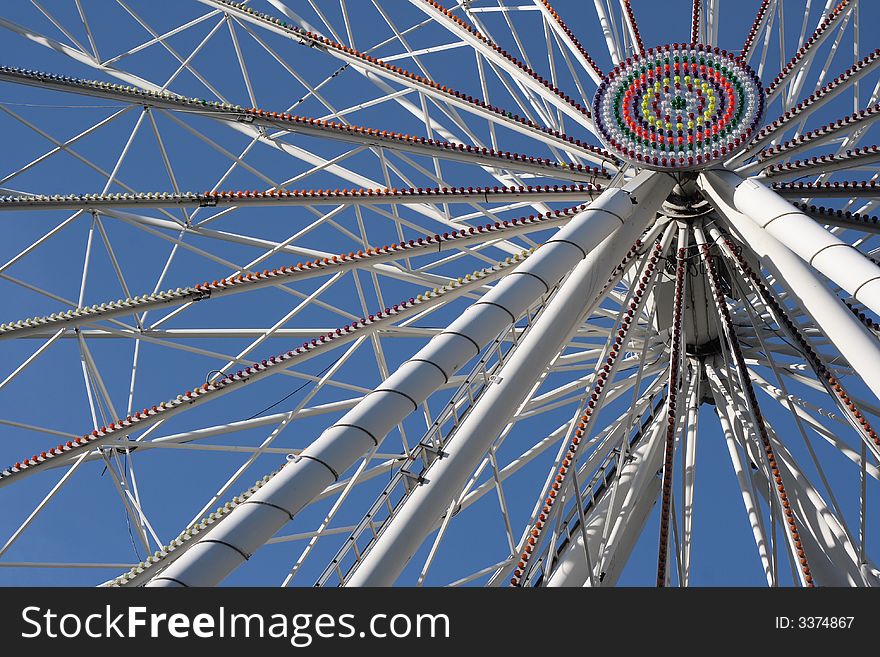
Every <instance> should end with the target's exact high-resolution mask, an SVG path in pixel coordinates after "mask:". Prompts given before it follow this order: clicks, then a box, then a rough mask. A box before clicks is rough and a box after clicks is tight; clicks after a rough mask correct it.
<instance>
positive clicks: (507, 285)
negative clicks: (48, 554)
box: [148, 173, 673, 586]
mask: <svg viewBox="0 0 880 657" xmlns="http://www.w3.org/2000/svg"><path fill="white" fill-rule="evenodd" d="M672 186H673V179H672V178H671V177H669V176H664V175H655V174H650V173H645V174H642V175H640V176H638V177H636V178H635V179H634V180H633V181H631V182H630V183H629V184H628V185H627V186H626V187H625V188H624V189H619V188H614V189H609V190H607V191H606V192H604V193H603V194H602V195H601V196H600V197H599V198H598V199H596V200H595V201H594V202H593V203H592V204H591V205H590V207H589V208H587V209H586V210H585V211H584V212H583V213H581V214H579V215H577V216H575V217H574V218H572V220H571V222H569V224H568V225H566V226H565V227H564V228H562V229H560V230H559V231H558V232H557V233H556V234H555V235H554V236H553V237H551V238H550V239H549V240H548V241H547V242H546V243H545V244H544V246H542V247H541V248H540V249H539V250H538V251H537V252H536V253H535V254H534V255H532V256H531V257H530V258H528V259H527V260H526V261H525V262H524V263H523V264H522V265H520V266H519V267H517V269H516V270H514V271H513V272H511V274H510V275H508V276H507V277H506V278H505V279H504V280H502V281H501V282H500V283H498V285H496V286H495V287H494V288H492V289H491V290H490V291H489V292H487V293H486V294H485V295H484V296H483V298H482V299H480V300H479V301H477V302H475V303H474V304H473V305H472V306H470V307H469V308H468V309H467V310H466V311H465V312H464V313H462V315H461V316H460V317H459V318H458V319H457V320H455V321H454V322H453V323H452V324H451V325H450V326H449V327H448V328H447V329H445V330H444V331H442V332H441V333H440V334H438V335H437V336H435V337H434V338H433V339H432V340H431V341H430V342H429V343H428V344H427V345H425V347H423V348H422V349H421V350H419V352H418V353H416V354H415V356H413V357H412V358H410V359H409V360H408V361H407V362H405V363H404V364H403V365H401V366H400V368H398V370H397V371H396V372H395V373H394V374H392V375H391V376H390V377H389V378H388V379H387V380H386V381H384V382H383V383H382V384H380V386H379V387H378V388H376V389H375V390H373V392H371V393H370V394H368V395H367V396H366V397H364V399H363V400H362V401H361V402H359V403H358V404H357V406H355V407H354V408H353V409H352V410H351V411H349V412H348V413H346V415H345V416H344V417H342V418H341V419H340V420H339V421H338V422H337V423H336V424H334V425H333V426H331V427H329V428H328V429H327V430H325V431H324V432H323V433H322V434H321V436H320V437H319V438H318V439H317V440H315V441H314V442H313V443H312V444H311V445H309V446H308V447H306V448H305V449H304V450H303V452H302V453H301V454H300V455H299V457H298V458H297V459H296V460H295V461H293V462H291V463H290V464H288V465H287V466H286V467H284V468H283V469H282V470H281V472H280V473H279V474H277V475H276V476H275V477H273V478H272V480H271V481H269V482H268V483H267V484H266V485H265V486H263V487H262V488H261V489H260V491H259V492H258V493H257V494H255V495H254V496H253V497H251V498H250V499H249V500H248V501H247V502H246V503H244V504H242V505H241V506H239V507H237V508H236V509H234V510H233V511H232V512H231V513H230V514H229V515H228V516H227V517H226V518H225V519H224V520H223V521H222V523H220V524H219V525H217V526H216V527H215V528H214V529H213V530H212V531H211V532H210V534H209V535H208V536H206V537H205V538H203V539H201V540H200V541H199V542H198V543H197V544H195V545H194V546H193V547H192V548H190V550H188V551H187V553H186V554H185V555H183V556H182V557H181V558H180V559H178V560H177V561H176V562H175V563H174V564H172V565H171V566H169V567H168V569H167V570H165V571H164V572H162V573H161V574H160V575H159V576H158V577H156V578H155V579H153V580H152V581H151V582H150V584H148V586H212V585H215V584H217V583H219V582H220V581H222V580H223V578H224V577H226V576H227V575H228V574H229V573H231V572H232V571H233V570H234V569H235V568H237V567H238V566H240V565H241V564H242V563H243V562H244V561H245V560H246V559H247V558H249V556H250V555H251V554H253V552H254V551H256V550H257V549H258V548H259V547H260V546H262V545H263V544H264V543H265V542H266V541H267V540H268V539H269V538H270V537H271V536H272V535H273V534H274V533H275V532H276V531H278V529H280V528H281V527H282V526H283V525H284V524H285V523H286V522H287V521H288V520H290V519H291V518H293V516H294V515H295V514H297V513H298V512H299V511H300V510H301V509H302V508H303V507H304V506H305V505H307V504H308V503H309V502H310V501H312V500H313V499H314V498H315V497H316V496H317V495H319V494H320V493H321V491H322V490H324V488H326V487H327V486H329V485H332V484H333V483H334V482H335V481H336V480H338V479H339V476H340V475H341V474H342V473H343V472H345V471H346V470H347V469H348V468H350V467H351V466H352V465H353V464H354V463H355V462H356V461H357V459H358V458H360V457H361V456H362V455H363V454H365V453H366V452H367V451H368V450H369V449H370V448H372V447H374V446H375V445H378V444H381V442H382V440H384V438H385V436H386V435H387V434H388V432H389V431H391V430H392V429H393V428H394V427H395V426H396V425H397V424H399V423H400V422H401V421H402V420H403V418H405V417H406V416H407V415H409V414H410V413H411V412H413V411H414V410H415V409H417V408H418V405H419V404H420V403H422V402H423V401H424V400H425V399H427V397H428V395H430V394H431V393H433V392H434V391H435V390H436V389H437V388H439V387H440V386H441V385H443V384H444V383H445V382H447V381H448V380H449V377H451V376H452V375H453V374H455V372H457V371H458V370H459V369H460V368H461V367H462V366H463V365H465V364H466V363H467V362H468V361H469V360H470V359H472V358H473V357H474V356H475V355H477V354H478V353H479V352H480V350H481V348H482V346H483V345H485V344H488V343H489V342H490V341H491V340H492V339H493V338H494V337H495V336H496V335H498V334H499V333H500V332H501V331H502V330H504V329H505V327H507V326H508V325H509V324H510V323H511V322H512V321H514V320H515V319H516V318H517V317H520V316H521V315H522V314H523V313H524V312H525V310H526V309H527V308H528V307H529V306H530V305H531V304H532V303H534V301H535V300H537V299H538V298H540V297H541V296H542V295H544V294H547V293H548V292H549V291H550V290H551V289H552V288H553V287H554V286H555V285H556V283H558V282H559V281H560V280H561V279H562V278H563V277H564V276H565V275H566V274H568V273H569V272H570V271H571V270H572V269H573V268H574V267H576V266H577V265H578V263H580V262H581V261H582V260H583V259H584V258H585V257H586V256H587V254H588V253H590V252H591V251H592V250H593V249H595V248H596V246H598V245H599V244H600V243H601V242H602V241H603V240H604V239H605V238H606V237H608V236H609V235H611V234H613V233H615V231H618V230H621V229H622V228H623V227H625V226H628V225H629V223H630V221H629V220H630V218H631V217H632V216H633V215H640V214H641V213H640V212H639V210H641V209H642V208H644V207H646V206H648V205H651V204H654V205H653V207H656V206H657V205H659V201H656V203H655V200H656V199H657V198H658V197H659V198H661V199H662V198H663V197H665V196H666V194H667V193H668V192H669V191H670V190H671V189H672ZM645 224H647V220H645V221H644V222H643V223H642V227H644V225H645ZM634 239H635V238H633V241H634ZM627 246H629V245H627ZM602 282H604V280H603V281H602Z"/></svg>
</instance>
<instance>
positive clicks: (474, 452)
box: [348, 176, 670, 586]
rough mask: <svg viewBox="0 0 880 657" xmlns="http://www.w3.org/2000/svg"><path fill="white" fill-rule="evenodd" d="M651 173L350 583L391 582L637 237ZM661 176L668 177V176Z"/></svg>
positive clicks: (650, 202) (660, 193)
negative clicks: (624, 215)
mask: <svg viewBox="0 0 880 657" xmlns="http://www.w3.org/2000/svg"><path fill="white" fill-rule="evenodd" d="M654 178H655V180H652V179H651V177H647V178H646V177H643V178H642V179H643V180H647V181H649V184H644V183H640V182H638V181H637V184H635V185H633V186H632V191H633V193H634V194H637V196H638V198H639V203H638V206H636V208H635V211H634V212H633V213H632V216H631V217H630V218H629V220H628V221H627V222H625V223H624V224H622V225H621V226H620V227H619V228H618V229H617V230H616V231H615V232H614V234H613V235H612V236H611V237H609V238H608V239H606V240H605V241H604V242H602V244H601V245H600V246H599V247H598V248H597V249H595V250H594V251H592V252H591V253H589V255H588V256H587V257H586V258H585V259H584V260H582V261H581V262H580V264H578V266H577V267H576V268H575V269H574V271H573V272H572V274H571V276H570V277H569V278H568V279H567V280H566V281H565V283H564V284H563V285H562V287H561V288H560V290H559V292H558V293H557V295H556V296H555V297H554V299H553V300H552V302H551V303H550V304H549V305H548V307H547V309H546V310H545V312H544V313H543V314H542V315H541V317H540V318H538V320H537V321H536V322H535V324H534V325H533V327H532V329H531V330H530V331H529V333H527V334H526V336H525V337H524V338H523V341H522V342H521V343H520V346H519V347H518V348H517V350H516V352H515V353H514V354H513V356H512V357H511V358H510V359H509V360H508V361H507V362H506V363H505V364H504V366H503V367H502V369H501V371H500V372H499V373H498V376H497V377H496V379H495V384H494V385H492V386H490V388H489V389H488V390H487V391H486V392H485V393H484V394H483V396H482V397H481V398H480V400H479V401H478V402H477V405H476V407H475V408H474V409H473V411H471V413H470V415H468V417H467V418H466V419H465V421H464V422H463V423H462V425H461V427H459V429H458V431H457V432H456V435H455V436H454V438H453V439H452V440H451V441H450V443H449V445H448V446H447V447H446V448H445V449H444V452H445V455H444V457H443V458H442V459H438V460H437V461H435V462H434V464H433V465H432V466H431V469H430V471H429V473H428V475H427V477H426V482H425V483H423V484H422V485H421V486H420V487H419V488H418V489H416V490H415V491H414V492H413V493H412V495H410V497H409V498H407V500H406V502H405V503H404V504H403V505H402V506H401V507H399V508H398V509H396V510H395V514H394V516H393V517H392V519H391V520H390V521H389V522H388V523H387V524H386V525H385V526H384V527H383V531H382V533H381V535H380V536H379V538H378V539H377V541H376V543H375V544H374V545H373V547H372V549H371V550H370V551H369V552H368V553H367V554H366V555H365V556H364V558H363V560H362V561H361V562H360V563H359V564H358V565H357V566H356V568H355V570H354V572H353V574H352V575H351V576H350V579H349V580H348V585H350V586H383V585H391V584H393V583H394V581H395V580H396V579H397V577H398V575H399V574H400V572H401V571H402V570H403V568H404V567H405V566H406V564H407V562H408V561H409V560H410V558H411V557H412V555H413V554H414V553H415V551H416V550H417V549H418V548H419V546H420V545H421V543H422V541H423V540H424V539H425V538H426V537H427V535H428V534H429V533H430V532H431V531H432V530H433V528H434V526H435V524H436V521H437V518H439V517H440V516H441V515H443V513H444V511H445V510H446V509H447V508H448V507H449V505H450V504H451V503H452V502H453V500H454V499H455V496H456V495H457V494H458V493H459V492H460V491H461V489H462V487H463V486H464V485H465V483H466V481H467V478H468V477H469V476H470V475H471V473H472V472H473V470H474V468H475V467H476V466H477V464H478V463H479V461H480V459H481V458H482V457H483V455H484V454H485V453H486V450H488V449H489V447H490V446H491V444H492V442H493V441H494V440H495V438H496V437H497V436H498V435H499V433H500V432H501V430H502V429H503V428H504V425H505V424H506V423H507V422H508V421H509V419H510V418H511V416H512V415H513V413H514V412H515V411H516V409H517V408H518V407H519V406H520V405H521V404H522V403H523V401H524V400H525V398H526V396H527V395H528V394H529V392H530V391H531V389H532V388H533V386H534V384H535V381H536V380H537V378H538V377H539V375H540V373H541V372H542V371H544V369H545V368H546V367H547V365H548V364H549V363H550V361H551V360H552V359H553V358H554V357H555V356H556V354H557V353H558V352H559V350H560V349H561V348H562V347H563V346H564V345H565V344H566V342H568V340H569V339H570V338H571V336H572V334H573V333H574V332H575V331H576V330H577V327H578V325H579V324H580V323H581V322H582V321H583V319H584V317H585V316H586V315H588V314H589V313H590V311H591V310H592V307H593V306H594V305H595V303H596V298H597V296H598V294H599V292H600V290H601V288H602V285H603V284H604V283H605V281H606V280H607V278H608V276H609V275H610V273H611V270H612V269H613V268H614V266H615V265H616V264H617V263H619V262H620V260H621V259H622V258H623V256H624V254H625V252H626V250H627V249H628V248H629V247H630V246H631V245H632V244H633V242H635V240H636V239H638V237H639V235H641V234H642V232H643V231H644V229H645V228H646V227H647V225H648V223H649V222H650V220H651V219H653V217H654V214H655V212H656V210H657V209H658V208H659V207H660V204H661V203H662V202H663V200H664V199H665V198H666V196H667V194H668V192H669V191H670V185H669V184H668V183H667V184H663V182H662V180H661V181H659V182H658V180H656V178H657V177H656V176H654ZM666 180H667V181H669V180H670V179H669V178H667V179H666Z"/></svg>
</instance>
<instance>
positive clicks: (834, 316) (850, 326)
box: [699, 174, 880, 399]
mask: <svg viewBox="0 0 880 657" xmlns="http://www.w3.org/2000/svg"><path fill="white" fill-rule="evenodd" d="M715 178H717V176H713V180H714V179H715ZM699 184H700V187H701V188H702V190H703V192H705V193H706V195H707V196H708V198H709V200H710V201H711V203H712V204H713V205H714V206H715V208H716V209H717V210H718V211H719V212H720V213H721V215H722V216H723V217H724V218H725V219H726V220H727V221H729V222H730V224H731V225H732V226H733V227H734V228H735V229H736V231H737V232H738V233H739V234H740V236H741V237H742V238H743V240H744V243H745V244H747V245H748V247H749V248H750V249H751V250H752V251H754V252H755V253H756V254H757V255H758V257H759V258H760V259H761V264H762V265H763V266H764V267H766V268H767V269H769V270H770V271H771V272H772V273H773V275H774V276H775V277H777V278H778V279H780V280H781V281H782V282H783V283H784V285H785V286H786V287H788V288H789V289H790V290H791V291H792V292H793V293H794V294H795V295H796V296H797V298H798V299H799V301H800V303H801V304H802V305H803V307H804V309H805V310H806V311H807V312H808V313H809V314H810V316H811V317H812V318H813V320H814V321H815V322H816V323H817V324H818V325H819V326H820V327H821V329H822V330H823V332H824V333H825V335H826V336H827V337H828V338H829V339H830V340H831V341H832V342H833V343H834V345H835V346H836V347H837V349H838V350H839V351H840V353H841V354H843V356H844V358H846V360H847V361H848V362H849V363H850V364H851V365H852V367H853V368H854V369H855V370H856V372H858V374H859V376H861V378H862V380H863V381H864V382H865V384H866V385H867V386H868V387H869V388H870V389H871V391H872V392H873V393H874V395H875V396H876V397H877V398H878V399H880V347H878V344H877V339H876V338H875V337H874V336H873V335H872V334H871V333H869V332H868V330H867V329H866V328H865V327H864V326H863V325H862V324H861V323H860V322H859V320H858V319H857V318H856V317H855V316H854V315H853V314H852V313H851V312H849V311H848V310H847V309H846V308H845V307H844V305H843V304H842V303H841V302H840V300H839V299H838V298H837V297H836V296H835V295H834V294H833V293H832V292H831V291H830V290H829V289H828V288H827V287H826V285H825V284H824V283H823V282H822V281H821V280H819V278H818V277H817V276H816V275H815V274H814V273H813V272H812V270H810V268H809V267H808V266H807V265H806V264H804V262H803V260H801V259H800V258H798V257H797V256H796V255H795V254H794V253H792V252H791V251H790V250H789V249H788V248H786V247H785V246H784V245H783V244H782V243H781V242H779V241H778V240H777V239H776V238H775V237H774V236H773V235H771V234H770V233H769V232H768V231H766V230H762V229H761V228H760V227H759V226H758V224H757V223H756V222H755V221H754V220H752V219H750V218H749V217H747V216H745V215H744V214H742V213H741V212H739V211H738V210H736V209H735V208H734V207H732V206H731V205H730V203H729V201H728V200H727V199H726V198H725V197H723V196H722V195H721V193H719V192H718V191H716V188H715V186H714V185H713V184H712V183H711V182H710V181H709V180H708V177H707V176H706V174H703V175H701V176H700V179H699ZM710 232H713V238H715V237H716V234H715V233H714V231H710ZM786 241H789V240H786Z"/></svg>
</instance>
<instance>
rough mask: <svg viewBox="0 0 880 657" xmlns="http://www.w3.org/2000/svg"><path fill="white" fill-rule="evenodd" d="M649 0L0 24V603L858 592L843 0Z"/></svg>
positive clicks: (875, 576)
mask: <svg viewBox="0 0 880 657" xmlns="http://www.w3.org/2000/svg"><path fill="white" fill-rule="evenodd" d="M679 4H680V6H676V5H674V3H648V2H645V3H640V2H630V1H629V0H619V1H618V0H594V2H587V3H583V2H563V1H562V0H558V2H553V3H552V4H551V2H547V1H546V0H444V1H443V2H435V1H433V0H369V2H368V1H366V0H363V1H361V0H357V1H355V0H253V1H251V2H231V1H229V0H192V1H191V2H177V3H165V2H158V3H156V2H146V3H141V2H136V1H133V0H116V1H115V2H114V3H109V2H108V3H104V4H102V5H101V9H100V12H99V10H98V9H97V8H96V7H95V6H93V5H92V4H91V3H86V2H80V0H73V1H71V2H66V3H45V2H38V1H37V0H32V1H31V2H30V3H25V2H21V3H12V6H4V8H3V13H2V15H0V27H2V28H3V32H4V38H3V40H2V45H0V51H2V53H3V57H2V60H0V83H2V84H0V90H2V91H0V121H2V122H3V127H4V130H3V133H4V135H5V139H6V142H7V143H6V148H5V149H4V153H3V156H2V159H0V163H2V167H0V221H2V222H3V235H4V239H3V243H2V245H0V249H2V255H0V289H2V295H0V296H2V298H3V299H4V300H5V303H3V308H2V314H3V316H2V318H0V353H2V354H3V358H2V362H3V370H2V372H0V430H2V433H3V440H2V441H0V450H2V454H0V458H2V459H3V462H2V463H0V499H2V504H0V506H2V508H3V511H2V512H0V583H4V584H22V583H28V582H38V583H52V584H94V585H102V586H113V587H137V586H163V587H171V586H212V585H217V584H220V583H221V582H224V581H225V582H230V583H237V584H242V583H251V584H261V585H278V584H281V585H284V586H288V585H305V586H312V585H318V586H390V585H393V584H400V585H431V586H438V585H443V586H445V585H453V586H465V585H467V586H470V585H485V586H513V587H524V586H613V585H615V584H642V585H655V584H656V585H657V586H689V585H699V584H702V583H706V582H711V583H715V584H718V583H726V584H738V583H743V582H745V583H766V584H767V585H770V586H810V587H811V586H875V585H880V571H878V569H877V567H876V565H875V562H874V561H873V560H872V553H873V554H874V555H875V556H876V545H877V544H878V542H880V527H878V525H880V523H878V522H877V506H876V505H877V504H878V503H880V497H878V494H877V493H878V491H880V486H878V479H880V468H878V465H880V436H878V433H877V431H878V430H880V429H878V427H880V402H878V401H877V400H878V399H880V325H878V323H877V320H878V318H880V264H878V263H880V246H878V244H877V243H876V236H877V234H878V233H880V226H878V220H877V217H876V216H872V214H871V213H872V211H874V209H875V206H876V205H877V202H878V199H880V187H878V186H877V184H876V180H877V177H878V173H877V163H878V162H880V151H878V146H877V145H876V141H875V140H876V137H874V136H873V134H875V133H871V128H872V124H873V122H874V120H875V119H876V118H877V117H880V73H878V68H880V67H878V64H880V50H874V49H873V47H872V46H873V44H871V43H868V44H867V46H866V45H865V44H862V43H861V38H860V37H861V35H862V34H863V32H861V31H860V18H861V20H870V16H869V15H870V12H872V11H876V10H877V8H876V7H872V6H870V4H869V3H859V2H858V1H857V0H843V1H841V2H835V1H832V0H828V1H827V2H825V1H824V0H799V1H793V0H788V1H783V0H763V1H761V2H754V3H741V2H737V3H723V2H721V0H694V1H693V2H692V3H690V2H684V3H679ZM744 4H750V6H751V5H753V6H752V7H751V8H750V9H749V10H748V12H746V11H745V9H744V8H743V5H744ZM860 4H861V6H860ZM660 5H662V7H661V6H660ZM734 5H735V7H734ZM746 13H748V14H750V15H749V16H747V17H746ZM640 21H641V24H642V30H643V31H644V34H645V37H646V38H651V39H656V38H657V37H659V36H660V35H661V34H664V33H665V34H672V33H673V30H674V29H675V28H677V27H681V30H680V32H674V34H675V36H674V37H672V38H670V39H669V40H670V41H671V42H669V43H661V44H659V45H658V44H655V43H648V42H645V41H643V35H642V32H640V27H639V23H640ZM649 27H650V29H649ZM655 33H656V34H655ZM868 33H870V32H868ZM676 39H677V41H676ZM254 482H255V483H254Z"/></svg>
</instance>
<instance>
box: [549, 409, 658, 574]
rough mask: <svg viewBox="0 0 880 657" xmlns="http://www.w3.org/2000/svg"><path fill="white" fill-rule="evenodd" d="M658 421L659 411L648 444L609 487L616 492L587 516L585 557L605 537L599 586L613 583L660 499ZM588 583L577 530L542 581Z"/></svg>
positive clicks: (593, 552)
mask: <svg viewBox="0 0 880 657" xmlns="http://www.w3.org/2000/svg"><path fill="white" fill-rule="evenodd" d="M663 417H665V416H664V415H663V414H662V413H660V414H658V416H657V418H655V419H654V421H653V424H652V425H651V427H650V429H648V431H650V436H649V438H648V440H645V441H644V442H643V443H642V444H641V445H639V446H638V447H637V448H636V449H634V450H633V451H632V452H631V453H630V454H629V458H628V459H627V461H626V463H625V464H624V466H623V469H622V470H621V472H620V477H619V478H617V480H616V481H615V483H614V487H616V489H617V492H616V494H614V495H612V494H611V489H609V490H608V491H606V493H605V495H603V496H602V499H601V500H599V502H598V504H596V507H595V508H594V509H592V510H591V512H590V513H589V514H588V515H587V518H586V528H587V532H586V533H587V544H588V547H589V549H590V554H591V555H596V553H597V552H598V551H599V549H600V548H601V547H602V545H601V543H602V537H603V536H604V535H606V534H607V536H608V540H607V542H606V543H605V546H604V549H602V553H601V554H598V555H597V557H596V558H594V562H595V564H596V567H597V569H598V570H599V572H598V573H596V575H598V578H597V579H595V581H596V582H597V583H601V585H602V586H614V584H615V583H616V582H617V578H618V577H620V573H621V572H622V571H623V567H624V566H625V565H626V562H627V561H628V560H629V555H630V553H631V552H632V549H633V547H634V546H635V544H636V541H637V540H638V538H639V536H641V535H642V530H643V529H644V527H645V522H646V521H647V519H648V515H649V513H650V511H651V509H652V508H654V504H655V503H656V501H657V498H658V496H659V495H660V478H659V477H658V476H657V471H658V470H659V469H660V467H661V466H662V461H663V444H664V432H665V428H666V425H665V423H663V422H661V421H660V420H661V419H662V418H663ZM612 499H613V500H614V507H613V508H612V509H611V513H609V512H608V504H610V501H611V500H612ZM605 522H610V523H611V530H610V532H606V531H605V528H604V525H605ZM600 580H601V581H600ZM589 582H590V579H589V577H588V572H587V561H586V558H585V556H584V541H583V535H582V534H581V533H580V532H578V533H577V535H576V536H575V537H573V539H572V541H571V544H570V545H569V546H568V547H567V548H566V549H565V550H564V551H563V552H562V554H561V555H560V556H559V561H558V562H557V563H556V565H555V566H554V568H553V572H552V573H551V574H550V575H549V577H547V582H546V586H550V587H557V586H589V585H590V584H589Z"/></svg>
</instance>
